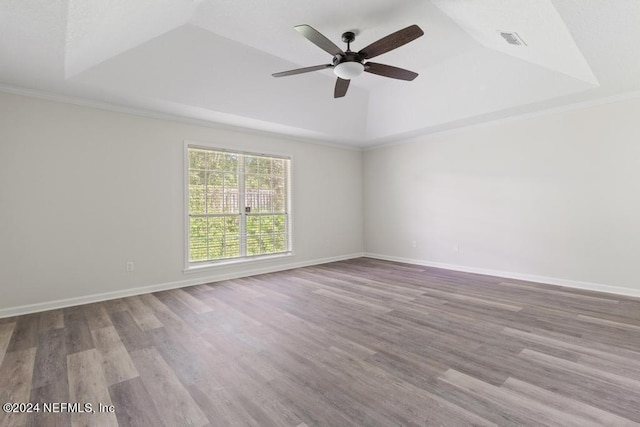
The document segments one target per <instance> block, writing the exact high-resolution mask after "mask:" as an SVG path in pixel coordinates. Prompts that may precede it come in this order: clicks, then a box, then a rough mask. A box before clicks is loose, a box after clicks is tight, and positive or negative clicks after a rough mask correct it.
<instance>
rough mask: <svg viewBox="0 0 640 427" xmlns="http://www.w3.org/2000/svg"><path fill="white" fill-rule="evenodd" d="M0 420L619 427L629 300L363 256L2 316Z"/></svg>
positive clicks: (623, 421)
mask: <svg viewBox="0 0 640 427" xmlns="http://www.w3.org/2000/svg"><path fill="white" fill-rule="evenodd" d="M5 402H22V403H25V402H32V403H37V402H40V403H41V404H42V403H49V404H51V403H55V402H58V403H62V402H71V403H74V402H79V403H91V405H92V409H93V410H94V411H98V408H99V404H102V405H113V406H114V409H115V412H104V413H97V412H96V413H88V412H85V413H77V412H76V413H70V412H69V411H61V407H59V408H58V411H56V412H51V406H50V408H49V409H50V411H47V412H45V411H44V410H43V406H42V405H41V406H40V412H32V413H6V412H4V411H3V412H0V426H14V425H16V426H22V425H37V426H47V427H48V426H67V425H90V426H94V425H105V426H110V425H113V426H115V425H120V426H153V427H157V426H163V425H165V426H204V425H210V426H315V425H324V426H338V427H343V426H426V425H429V426H430V425H438V426H467V425H477V426H485V425H500V426H520V425H531V426H534V425H535V426H540V425H553V426H563V427H567V426H579V427H584V426H627V425H639V423H640V299H633V298H625V297H621V296H615V295H610V294H601V293H596V292H588V291H579V290H572V289H567V288H561V287H555V286H550V285H541V284H535V283H529V282H523V281H516V280H508V279H501V278H497V277H488V276H481V275H475V274H467V273H460V272H452V271H446V270H439V269H434V268H426V267H420V266H413V265H407V264H400V263H393V262H386V261H379V260H373V259H367V258H360V259H355V260H349V261H342V262H335V263H331V264H324V265H319V266H314V267H306V268H300V269H296V270H290V271H284V272H279V273H272V274H265V275H260V276H254V277H250V278H244V279H237V280H229V281H225V282H220V283H215V284H210V285H200V286H193V287H189V288H183V289H176V290H171V291H164V292H157V293H153V294H147V295H140V296H135V297H130V298H123V299H117V300H112V301H106V302H102V303H96V304H89V305H84V306H78V307H72V308H65V309H61V310H52V311H48V312H43V313H38V314H30V315H24V316H18V317H13V318H5V319H0V403H5Z"/></svg>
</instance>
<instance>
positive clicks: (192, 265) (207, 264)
mask: <svg viewBox="0 0 640 427" xmlns="http://www.w3.org/2000/svg"><path fill="white" fill-rule="evenodd" d="M190 148H195V149H203V150H212V151H222V152H228V153H235V154H239V155H245V156H264V157H272V158H280V159H285V160H288V164H287V171H286V197H287V200H286V215H287V223H286V228H287V231H288V232H287V250H286V251H284V252H278V253H273V254H260V255H244V256H239V257H234V258H222V259H218V260H206V261H197V262H191V261H190V259H189V258H190V257H189V255H190V254H189V252H190V239H189V235H190V216H189V149H190ZM292 162H293V156H291V155H290V154H282V153H275V152H272V151H266V152H265V151H262V150H260V151H258V150H256V151H249V150H238V148H237V147H233V146H229V145H225V144H218V143H206V142H198V141H191V140H185V141H184V144H183V172H184V173H183V179H182V180H183V193H184V194H183V202H184V204H183V224H184V246H183V254H184V269H183V272H185V273H190V272H197V271H201V270H205V269H208V268H216V267H220V266H224V265H232V264H244V263H255V262H260V261H269V260H274V259H278V258H285V257H290V256H292V255H293V214H292V203H291V194H292V186H293V185H292V180H291V163H292ZM241 188H242V189H243V190H242V191H244V182H243V183H242V184H241ZM243 198H244V197H243ZM241 210H243V209H241ZM240 215H241V217H244V218H246V213H245V212H241V214H240ZM240 222H241V224H242V223H243V222H244V221H243V220H242V219H241V221H240Z"/></svg>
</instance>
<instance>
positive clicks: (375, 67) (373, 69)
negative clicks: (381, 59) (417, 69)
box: [364, 62, 418, 81]
mask: <svg viewBox="0 0 640 427" xmlns="http://www.w3.org/2000/svg"><path fill="white" fill-rule="evenodd" d="M364 70H365V71H366V72H367V73H371V74H377V75H379V76H384V77H391V78H392V79H399V80H409V81H411V80H413V79H415V78H416V77H418V73H414V72H413V71H409V70H405V69H404V68H398V67H392V66H391V65H385V64H378V63H376V62H367V63H366V64H364Z"/></svg>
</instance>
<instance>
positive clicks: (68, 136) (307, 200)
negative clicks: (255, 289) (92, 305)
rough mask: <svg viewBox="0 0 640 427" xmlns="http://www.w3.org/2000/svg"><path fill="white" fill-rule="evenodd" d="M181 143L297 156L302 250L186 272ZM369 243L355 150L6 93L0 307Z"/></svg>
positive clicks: (1, 118)
mask: <svg viewBox="0 0 640 427" xmlns="http://www.w3.org/2000/svg"><path fill="white" fill-rule="evenodd" d="M185 139H187V140H193V141H202V142H210V143H220V144H223V145H225V146H229V145H233V146H235V147H237V148H238V149H239V150H244V151H254V150H255V151H258V152H261V153H269V152H274V153H279V154H289V155H291V156H293V161H292V184H293V195H292V200H293V213H294V217H293V219H294V230H293V231H294V235H293V236H294V241H293V244H294V256H292V257H287V258H285V259H282V260H278V261H260V262H255V263H250V264H243V265H241V266H234V267H219V268H216V269H214V270H208V271H206V272H202V273H197V274H191V273H190V274H184V273H183V267H184V266H183V259H184V258H183V256H184V255H183V247H184V226H183V220H184V216H183V215H184V213H183V141H184V140H185ZM345 207H347V209H341V208H345ZM362 241H363V239H362V155H361V153H360V152H358V151H349V150H343V149H339V148H332V147H327V146H320V145H313V144H306V143H301V142H296V141H293V140H287V139H279V138H274V137H270V136H261V135H257V134H248V133H247V134H244V133H239V132H234V131H229V130H221V129H214V128H209V127H202V126H196V125H190V124H184V123H179V122H171V121H167V120H159V119H153V118H146V117H141V116H135V115H130V114H123V113H116V112H109V111H104V110H98V109H93V108H86V107H81V106H75V105H70V104H62V103H56V102H51V101H45V100H40V99H35V98H27V97H22V96H18V95H9V94H2V93H0V315H9V314H12V313H18V312H25V311H30V310H38V309H44V308H48V307H53V306H56V305H65V304H68V303H73V302H75V303H79V302H84V301H89V300H91V299H95V298H101V297H105V296H104V295H103V296H98V297H96V294H104V293H107V294H108V293H112V294H109V295H107V296H111V297H112V296H114V295H120V294H126V293H127V292H140V291H139V290H137V288H141V287H149V286H158V287H162V286H165V285H166V286H177V285H180V284H186V283H204V282H206V281H212V280H216V279H219V278H224V277H230V276H239V275H245V274H249V273H252V272H259V271H272V270H277V269H283V268H287V267H291V266H296V265H303V264H312V263H316V262H321V261H324V260H329V259H340V258H345V257H350V256H354V255H357V254H360V253H362ZM127 260H132V261H134V262H135V265H136V270H135V272H132V273H127V272H125V263H126V261H127ZM114 293H115V294H114ZM70 299H71V300H70ZM59 300H63V301H60V302H56V301H59Z"/></svg>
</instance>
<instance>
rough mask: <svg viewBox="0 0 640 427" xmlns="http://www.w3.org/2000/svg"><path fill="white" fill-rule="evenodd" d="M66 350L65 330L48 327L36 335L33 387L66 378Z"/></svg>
mask: <svg viewBox="0 0 640 427" xmlns="http://www.w3.org/2000/svg"><path fill="white" fill-rule="evenodd" d="M66 355H67V350H66V345H65V331H64V330H62V329H49V330H47V331H44V332H41V333H40V334H39V336H38V347H37V351H36V360H35V369H34V373H33V382H32V386H33V387H43V386H46V385H49V384H52V383H56V382H60V381H64V380H66V377H67V358H66Z"/></svg>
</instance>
